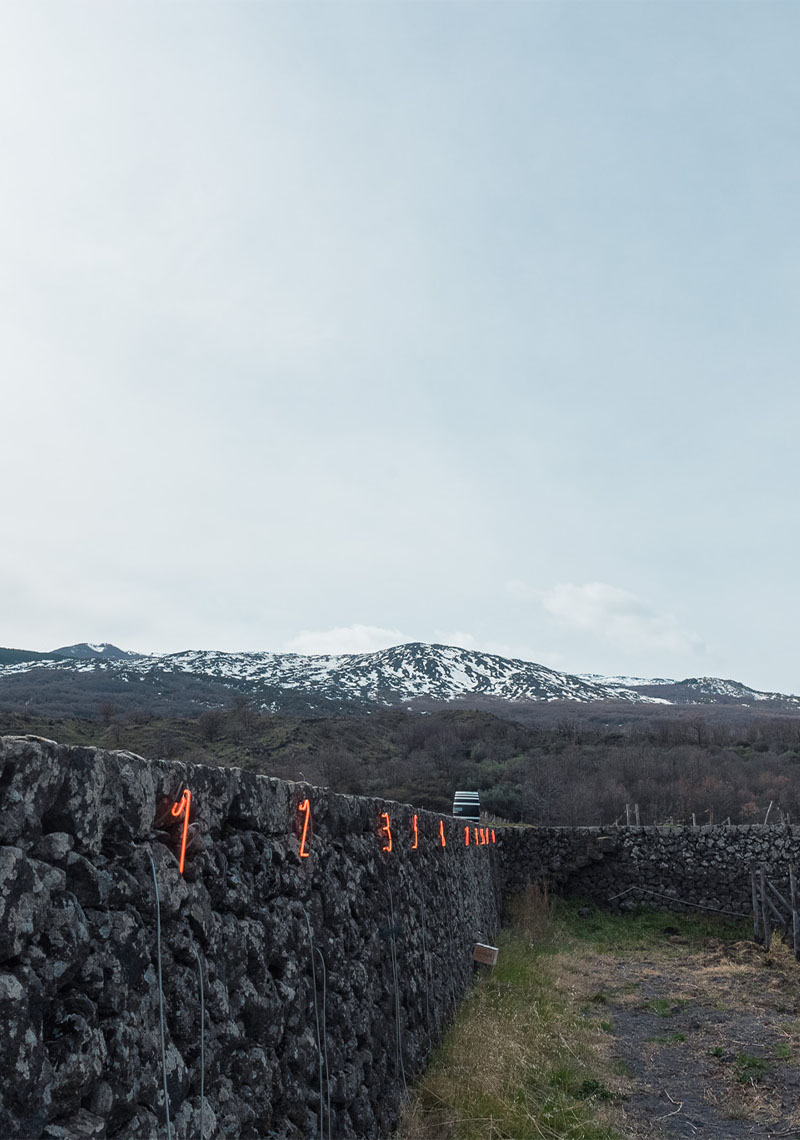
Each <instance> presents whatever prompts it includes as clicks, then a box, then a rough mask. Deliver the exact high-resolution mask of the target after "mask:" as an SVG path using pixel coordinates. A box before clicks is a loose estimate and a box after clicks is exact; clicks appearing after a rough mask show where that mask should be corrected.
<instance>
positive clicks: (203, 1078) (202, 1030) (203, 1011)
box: [191, 939, 206, 1140]
mask: <svg viewBox="0 0 800 1140" xmlns="http://www.w3.org/2000/svg"><path fill="white" fill-rule="evenodd" d="M191 942H192V950H194V956H195V958H196V959H197V973H198V977H199V979H200V1140H205V1129H204V1127H203V1124H204V1116H205V1083H206V1000H205V991H204V989H203V963H202V962H201V961H200V955H199V953H198V951H197V947H196V946H195V944H194V939H191Z"/></svg>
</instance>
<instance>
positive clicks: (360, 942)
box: [0, 737, 501, 1140]
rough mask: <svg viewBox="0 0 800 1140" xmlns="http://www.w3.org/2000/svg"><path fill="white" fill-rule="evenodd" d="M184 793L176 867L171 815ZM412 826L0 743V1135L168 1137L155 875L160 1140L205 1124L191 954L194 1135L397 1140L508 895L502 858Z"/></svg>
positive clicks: (231, 779) (249, 776)
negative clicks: (305, 827) (382, 827)
mask: <svg viewBox="0 0 800 1140" xmlns="http://www.w3.org/2000/svg"><path fill="white" fill-rule="evenodd" d="M185 787H188V788H190V790H191V792H192V809H193V810H192V822H191V826H190V828H189V833H188V837H187V838H188V843H187V857H186V865H185V869H184V873H183V874H181V873H180V871H179V868H178V858H177V855H178V852H179V849H180V845H181V838H182V835H181V832H182V827H183V823H182V820H181V819H180V818H177V819H176V818H175V817H173V816H172V815H171V813H170V808H171V806H172V805H173V804H174V803H175V802H176V801H178V800H179V797H180V796H181V793H182V790H183V789H184V788H185ZM306 797H308V798H309V799H310V801H311V804H312V829H311V832H310V836H309V838H308V843H307V846H308V852H309V857H308V858H307V859H304V858H301V857H300V850H299V834H298V830H297V828H298V823H299V820H298V814H297V805H298V804H299V803H300V802H301V801H302V800H303V799H304V798H306ZM382 812H387V813H388V814H389V816H390V819H391V826H392V830H393V834H394V839H395V842H394V844H393V850H392V852H391V853H386V852H384V851H382V849H381V848H382V846H383V845H384V844H383V843H382V841H381V837H380V835H379V833H378V824H379V819H380V816H381V813H382ZM413 814H414V812H413V809H412V808H411V807H409V806H407V805H399V804H391V803H387V802H385V801H379V800H372V799H365V798H361V797H349V796H336V795H333V794H332V793H330V792H328V791H326V790H323V789H312V788H310V787H308V786H307V785H298V784H291V783H288V782H285V781H279V780H274V779H269V778H267V777H262V776H257V775H255V774H253V773H248V772H242V771H240V770H238V769H235V768H226V769H221V768H207V767H203V766H199V765H183V764H179V763H167V762H161V761H146V760H144V759H142V758H141V757H138V756H134V755H133V754H131V753H126V752H104V751H101V750H97V749H92V748H71V747H65V746H60V745H57V744H55V743H53V742H50V741H44V740H40V739H36V738H10V737H7V738H2V739H0V1018H2V1024H3V1025H4V1034H3V1035H2V1036H0V1069H1V1070H2V1072H3V1075H4V1080H3V1083H2V1085H0V1135H2V1136H9V1137H20V1138H22V1137H25V1138H27V1137H31V1138H32V1137H47V1138H48V1140H61V1138H63V1140H67V1138H72V1137H115V1136H116V1137H125V1138H126V1140H127V1138H131V1140H135V1138H137V1137H138V1138H141V1140H151V1138H152V1137H154V1136H156V1135H164V1136H166V1128H165V1105H164V1094H163V1091H162V1090H163V1082H164V1074H163V1071H162V1055H161V1032H160V1016H159V1004H160V1001H159V983H158V959H157V954H156V899H155V889H154V882H153V864H154V865H155V871H156V878H157V883H158V890H159V897H160V920H161V939H162V941H161V973H162V986H163V999H164V1012H165V1022H166V1025H165V1059H166V1084H167V1092H168V1100H169V1107H170V1112H171V1131H172V1136H173V1137H175V1138H176V1140H183V1138H185V1137H189V1136H192V1137H194V1136H197V1135H199V1130H200V1120H201V1104H200V1083H201V1065H200V1052H201V1017H200V999H199V969H198V961H197V958H198V957H199V960H200V963H201V966H202V971H203V980H204V983H205V994H204V996H205V1026H204V1037H203V1040H202V1044H203V1045H204V1050H205V1065H204V1072H203V1076H204V1081H205V1103H204V1105H203V1113H202V1116H203V1124H204V1136H205V1137H206V1138H209V1137H222V1136H227V1137H229V1136H237V1137H242V1138H245V1137H253V1138H255V1137H267V1136H275V1137H279V1136H280V1137H284V1136H285V1137H301V1136H302V1137H313V1136H316V1135H318V1134H319V1133H320V1125H322V1132H323V1134H327V1132H328V1130H329V1129H330V1134H331V1135H332V1136H344V1137H347V1136H359V1137H372V1136H374V1137H382V1136H386V1135H387V1134H388V1133H389V1132H390V1131H391V1130H392V1129H393V1127H394V1126H395V1124H396V1120H397V1115H398V1109H399V1106H400V1104H401V1101H402V1096H403V1085H404V1079H408V1078H409V1077H411V1076H412V1075H413V1074H415V1073H417V1072H419V1071H421V1070H422V1068H424V1066H425V1064H426V1062H427V1060H428V1057H429V1055H430V1051H431V1048H432V1047H433V1046H434V1045H435V1044H436V1042H437V1041H438V1039H439V1037H440V1035H441V1032H442V1029H443V1026H444V1025H445V1024H446V1022H447V1020H448V1019H449V1017H450V1016H451V1014H452V1012H453V1009H454V1007H455V1005H456V1003H457V1002H458V1000H459V999H460V997H461V995H462V994H463V992H464V990H465V989H466V987H467V986H468V984H469V982H470V980H471V977H472V973H473V964H472V947H473V943H474V942H476V941H484V942H485V941H491V940H492V939H493V938H494V936H495V934H496V930H497V924H498V912H499V901H500V886H501V884H500V876H499V873H498V868H497V866H496V862H497V860H496V858H495V857H496V848H493V847H491V848H490V847H484V848H478V849H476V848H474V847H470V848H466V847H465V846H464V845H463V836H462V835H461V829H460V828H458V827H457V825H456V824H455V823H454V821H448V824H447V833H448V837H449V842H448V844H447V846H446V847H445V848H442V847H441V845H440V843H439V841H438V834H439V832H438V828H439V817H438V816H433V815H430V814H428V813H423V812H418V813H416V814H417V825H418V833H419V845H418V847H417V849H416V850H412V849H411V835H412V818H413ZM459 840H460V842H459ZM151 858H152V860H153V863H152V864H151ZM312 963H313V966H312ZM315 983H316V984H315ZM318 1027H319V1040H320V1041H321V1044H322V1046H323V1048H322V1049H320V1048H319V1045H318ZM320 1086H322V1088H321V1096H320ZM320 1100H321V1103H320Z"/></svg>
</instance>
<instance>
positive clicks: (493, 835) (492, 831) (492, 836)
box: [492, 828, 495, 843]
mask: <svg viewBox="0 0 800 1140" xmlns="http://www.w3.org/2000/svg"><path fill="white" fill-rule="evenodd" d="M494 841H495V840H494V828H492V843H494Z"/></svg>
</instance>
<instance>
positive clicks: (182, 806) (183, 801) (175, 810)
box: [170, 788, 192, 874]
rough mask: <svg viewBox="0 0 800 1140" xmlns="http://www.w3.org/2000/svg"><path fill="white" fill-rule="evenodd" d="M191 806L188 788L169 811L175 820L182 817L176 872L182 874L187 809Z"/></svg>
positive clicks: (187, 816)
mask: <svg viewBox="0 0 800 1140" xmlns="http://www.w3.org/2000/svg"><path fill="white" fill-rule="evenodd" d="M191 806H192V793H191V792H190V791H189V789H188V788H184V791H183V795H182V796H181V798H180V799H179V800H178V802H177V803H174V804H173V805H172V807H171V808H170V811H171V812H172V814H173V815H174V816H175V818H176V819H180V817H181V816H183V835H182V836H181V857H180V860H179V862H178V870H179V871H180V873H181V874H183V865H184V863H185V862H186V836H187V834H188V832H189V809H190V808H191Z"/></svg>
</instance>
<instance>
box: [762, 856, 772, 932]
mask: <svg viewBox="0 0 800 1140" xmlns="http://www.w3.org/2000/svg"><path fill="white" fill-rule="evenodd" d="M760 879H761V921H762V922H763V923H764V949H765V950H769V948H770V947H771V946H772V924H771V920H770V917H769V899H768V898H767V872H766V871H765V869H764V864H763V863H762V864H761V875H760Z"/></svg>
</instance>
